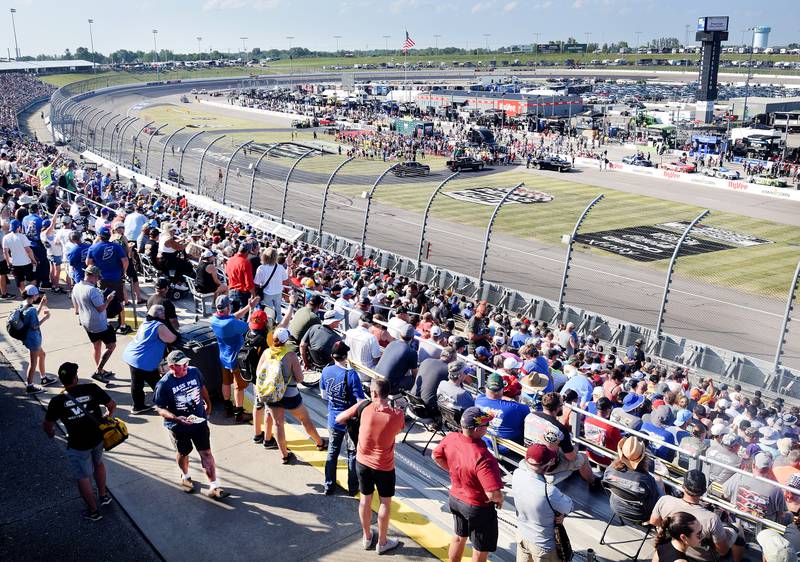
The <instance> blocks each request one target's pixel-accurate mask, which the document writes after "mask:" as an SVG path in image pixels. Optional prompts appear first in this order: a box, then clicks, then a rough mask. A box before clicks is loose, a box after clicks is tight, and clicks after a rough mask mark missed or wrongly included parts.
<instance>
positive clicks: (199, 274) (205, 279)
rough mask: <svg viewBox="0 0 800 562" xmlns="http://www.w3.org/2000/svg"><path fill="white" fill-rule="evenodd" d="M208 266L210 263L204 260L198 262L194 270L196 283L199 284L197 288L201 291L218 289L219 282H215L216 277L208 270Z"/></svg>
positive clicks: (211, 291)
mask: <svg viewBox="0 0 800 562" xmlns="http://www.w3.org/2000/svg"><path fill="white" fill-rule="evenodd" d="M206 267H208V264H207V263H206V262H204V261H201V262H200V263H199V264H197V267H196V268H195V270H194V283H195V285H197V290H198V291H199V292H201V293H213V292H214V291H216V290H217V284H216V283H215V282H214V278H213V277H211V274H210V273H209V272H208V271H206Z"/></svg>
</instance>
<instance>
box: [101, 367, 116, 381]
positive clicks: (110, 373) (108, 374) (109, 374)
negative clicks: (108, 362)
mask: <svg viewBox="0 0 800 562" xmlns="http://www.w3.org/2000/svg"><path fill="white" fill-rule="evenodd" d="M103 376H104V377H105V378H107V379H113V378H116V376H117V373H114V372H113V371H106V370H105V369H103Z"/></svg>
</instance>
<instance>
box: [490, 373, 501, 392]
mask: <svg viewBox="0 0 800 562" xmlns="http://www.w3.org/2000/svg"><path fill="white" fill-rule="evenodd" d="M504 387H505V383H504V382H503V377H501V376H500V375H498V374H497V373H492V374H491V375H489V376H488V377H487V378H486V388H487V389H489V390H491V391H493V392H498V391H500V390H503V388H504Z"/></svg>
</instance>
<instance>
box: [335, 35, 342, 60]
mask: <svg viewBox="0 0 800 562" xmlns="http://www.w3.org/2000/svg"><path fill="white" fill-rule="evenodd" d="M333 38H334V39H336V54H337V55H338V54H339V39H341V38H342V36H341V35H334V36H333Z"/></svg>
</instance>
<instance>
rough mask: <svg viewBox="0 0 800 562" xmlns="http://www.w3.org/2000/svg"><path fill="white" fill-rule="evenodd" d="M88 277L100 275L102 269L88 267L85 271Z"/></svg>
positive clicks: (93, 266) (94, 266)
mask: <svg viewBox="0 0 800 562" xmlns="http://www.w3.org/2000/svg"><path fill="white" fill-rule="evenodd" d="M83 272H84V273H85V274H86V275H100V268H99V267H97V266H96V265H94V264H92V265H87V266H86V269H84V270H83Z"/></svg>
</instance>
